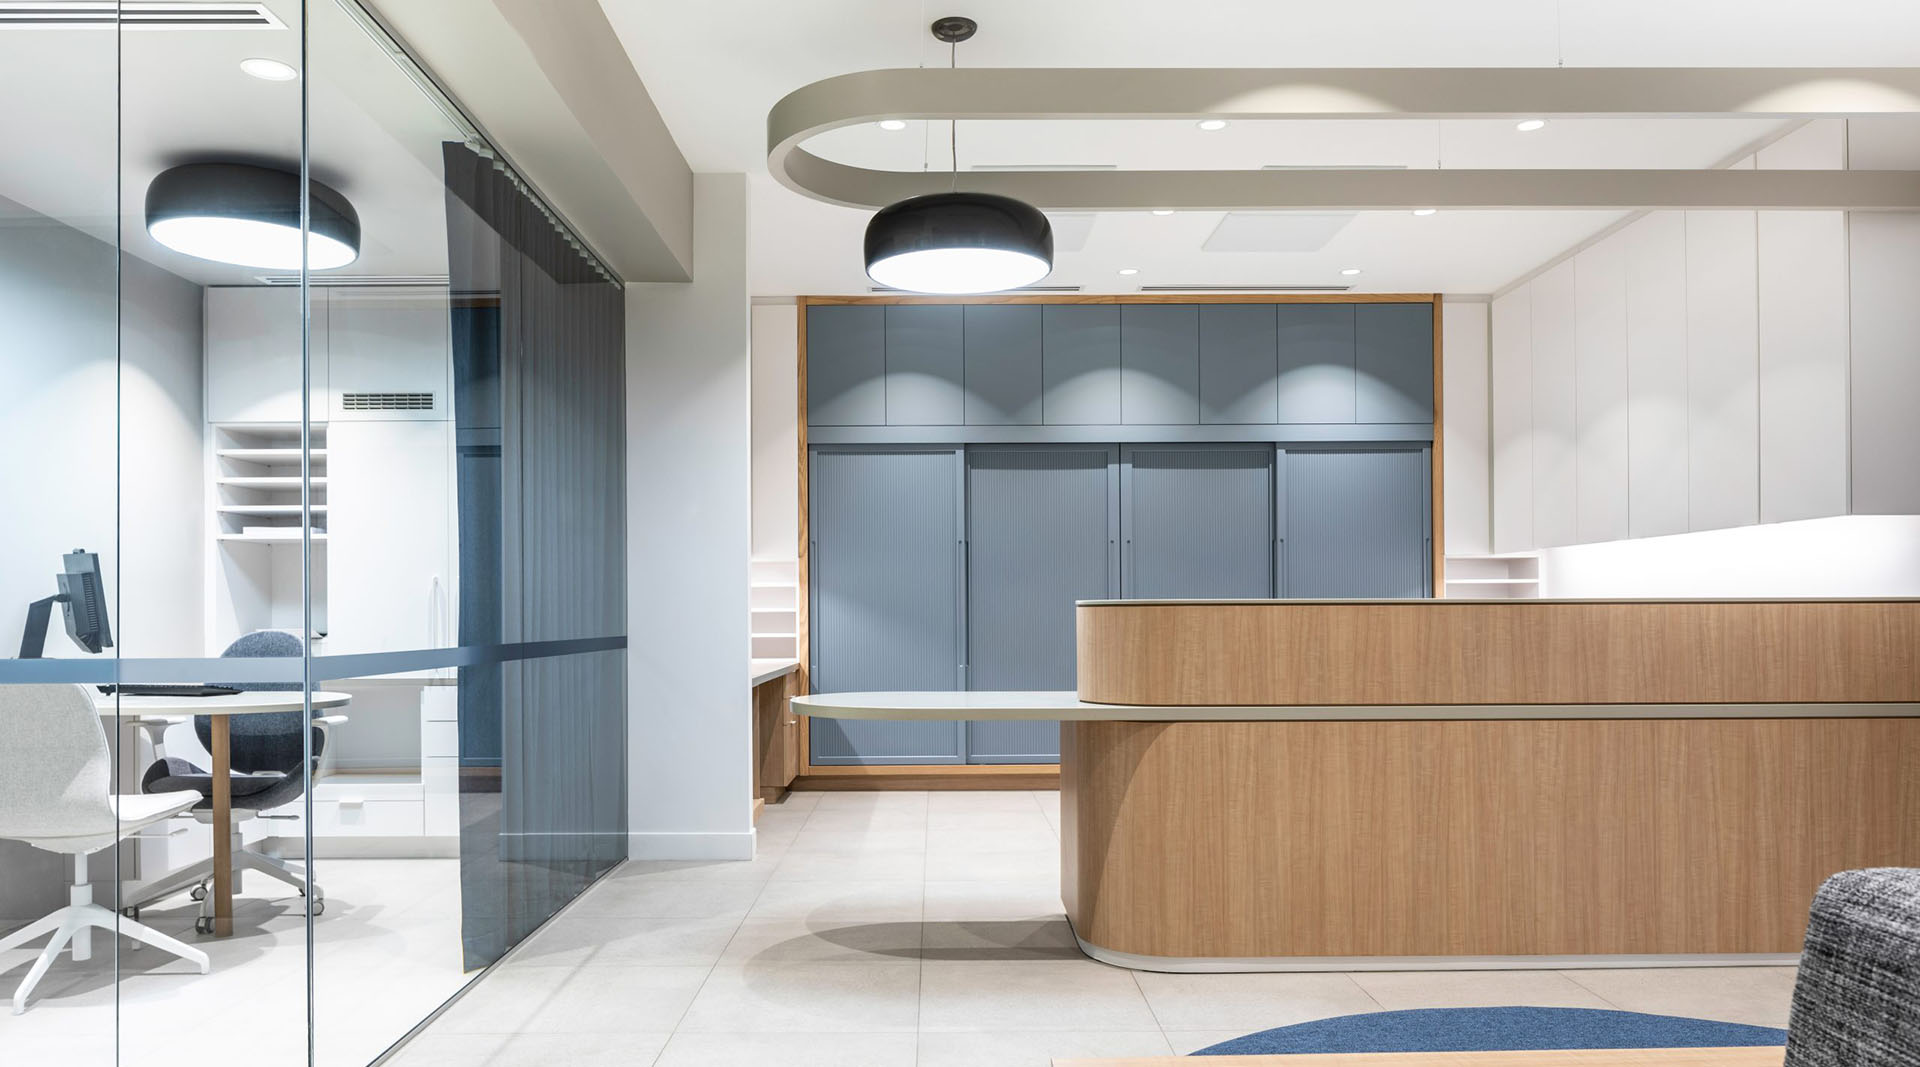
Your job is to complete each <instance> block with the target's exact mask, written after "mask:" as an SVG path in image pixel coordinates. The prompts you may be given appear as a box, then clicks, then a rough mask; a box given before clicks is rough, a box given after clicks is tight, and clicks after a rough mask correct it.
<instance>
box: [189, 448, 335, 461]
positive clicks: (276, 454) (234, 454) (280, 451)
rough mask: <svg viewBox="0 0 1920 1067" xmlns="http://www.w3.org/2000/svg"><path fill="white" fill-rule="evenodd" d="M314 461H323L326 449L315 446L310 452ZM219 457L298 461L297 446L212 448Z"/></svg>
mask: <svg viewBox="0 0 1920 1067" xmlns="http://www.w3.org/2000/svg"><path fill="white" fill-rule="evenodd" d="M310 454H311V455H312V456H313V458H314V459H315V460H316V461H320V462H325V460H326V458H327V450H326V449H324V448H316V449H314V450H313V451H312V453H310ZM214 455H217V456H219V457H220V458H221V459H239V460H245V461H247V462H248V463H298V462H300V450H299V449H298V448H221V449H216V450H214Z"/></svg>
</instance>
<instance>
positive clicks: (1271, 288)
mask: <svg viewBox="0 0 1920 1067" xmlns="http://www.w3.org/2000/svg"><path fill="white" fill-rule="evenodd" d="M1352 288H1353V286H1351V285H1143V286H1141V287H1140V291H1141V292H1143V293H1344V292H1346V291H1347V290H1349V289H1352Z"/></svg>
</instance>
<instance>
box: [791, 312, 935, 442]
mask: <svg viewBox="0 0 1920 1067" xmlns="http://www.w3.org/2000/svg"><path fill="white" fill-rule="evenodd" d="M885 310H886V313H887V316H886V322H887V337H886V353H887V358H886V365H887V377H886V382H887V407H886V416H887V425H888V426H958V425H960V424H961V423H962V422H965V421H966V401H965V395H964V388H963V386H962V385H961V382H962V380H963V379H962V373H963V372H962V370H961V340H960V339H961V332H960V310H961V309H960V308H959V307H958V306H957V305H953V304H898V305H894V306H890V307H888V308H886V309H885ZM809 347H811V346H809ZM809 395H811V394H809Z"/></svg>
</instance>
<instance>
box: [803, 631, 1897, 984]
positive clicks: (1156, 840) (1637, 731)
mask: <svg viewBox="0 0 1920 1067" xmlns="http://www.w3.org/2000/svg"><path fill="white" fill-rule="evenodd" d="M1078 611H1079V654H1080V658H1079V686H1080V689H1079V692H1078V693H1077V694H1067V693H1060V694H1045V693H1039V694H988V693H964V694H959V693H956V694H932V693H921V694H826V695H821V696H817V697H811V698H805V701H804V702H805V704H806V706H804V707H803V708H802V709H801V710H804V711H806V712H808V713H810V714H826V715H834V714H839V715H846V716H852V717H897V718H929V717H938V716H941V715H944V716H945V717H951V718H972V719H979V718H995V717H1000V718H1057V719H1059V720H1061V722H1062V739H1061V741H1062V747H1061V790H1062V893H1063V896H1064V899H1065V904H1066V911H1067V915H1068V917H1069V918H1070V919H1071V920H1072V922H1073V926H1074V930H1075V933H1076V934H1077V936H1078V937H1079V938H1080V941H1081V944H1082V946H1083V947H1084V948H1085V949H1086V951H1087V952H1088V953H1089V954H1090V955H1093V956H1095V957H1097V958H1101V959H1105V960H1108V961H1109V962H1114V963H1119V964H1123V965H1127V966H1133V967H1141V968H1146V969H1155V970H1256V969H1314V968H1340V969H1354V968H1362V967H1382V968H1405V967H1418V966H1447V967H1458V966H1565V965H1569V964H1570V963H1572V962H1580V963H1584V964H1586V965H1605V964H1609V963H1629V962H1639V961H1645V960H1646V959H1648V958H1649V957H1653V958H1689V959H1694V960H1698V961H1701V962H1728V963H1740V962H1772V961H1776V960H1779V959H1781V958H1782V957H1786V956H1790V955H1791V954H1793V953H1796V952H1797V951H1798V950H1799V947H1800V943H1801V938H1802V935H1803V934H1804V932H1805V928H1806V916H1807V906H1808V904H1809V902H1810V901H1811V899H1812V896H1813V891H1814V889H1815V888H1816V887H1817V886H1818V885H1819V883H1820V881H1821V880H1822V879H1824V878H1825V877H1826V876H1827V875H1829V874H1831V873H1833V872H1835V871H1839V870H1844V869H1847V868H1853V867H1867V866H1915V865H1920V601H1729V602H1700V601H1631V602H1587V601H1458V600H1454V601H1448V600H1430V601H1251V602H1224V601H1193V602H1151V601H1114V602H1089V603H1084V604H1081V605H1080V606H1079V608H1078ZM941 698H946V699H945V700H944V701H943V700H942V699H941ZM796 703H797V704H800V703H802V702H800V701H797V702H796Z"/></svg>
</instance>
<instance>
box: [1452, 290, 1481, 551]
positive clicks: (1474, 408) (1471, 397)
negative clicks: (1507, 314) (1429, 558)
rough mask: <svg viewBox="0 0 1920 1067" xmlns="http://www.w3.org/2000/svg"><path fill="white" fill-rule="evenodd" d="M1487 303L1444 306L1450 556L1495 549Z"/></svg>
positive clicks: (1463, 303)
mask: <svg viewBox="0 0 1920 1067" xmlns="http://www.w3.org/2000/svg"><path fill="white" fill-rule="evenodd" d="M1487 311H1488V308H1487V305H1486V304H1485V303H1483V302H1474V303H1468V302H1465V301H1448V302H1447V303H1446V305H1445V306H1444V307H1442V308H1441V309H1440V351H1441V355H1442V359H1441V367H1440V373H1441V382H1440V405H1441V407H1440V410H1441V416H1442V426H1441V463H1442V470H1441V477H1442V479H1443V489H1444V491H1443V492H1442V494H1441V508H1442V511H1443V514H1442V518H1443V520H1444V523H1443V526H1444V530H1445V532H1446V549H1447V554H1448V555H1454V556H1460V555H1475V554H1480V553H1485V552H1491V551H1493V526H1492V513H1491V512H1490V511H1489V510H1488V504H1489V501H1490V493H1491V491H1492V467H1491V466H1490V464H1491V462H1492V461H1491V457H1490V455H1489V453H1488V448H1489V439H1488V433H1489V430H1490V427H1491V423H1490V421H1489V419H1488V417H1487V401H1488V394H1487V360H1488V352H1487V325H1488V324H1487Z"/></svg>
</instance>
